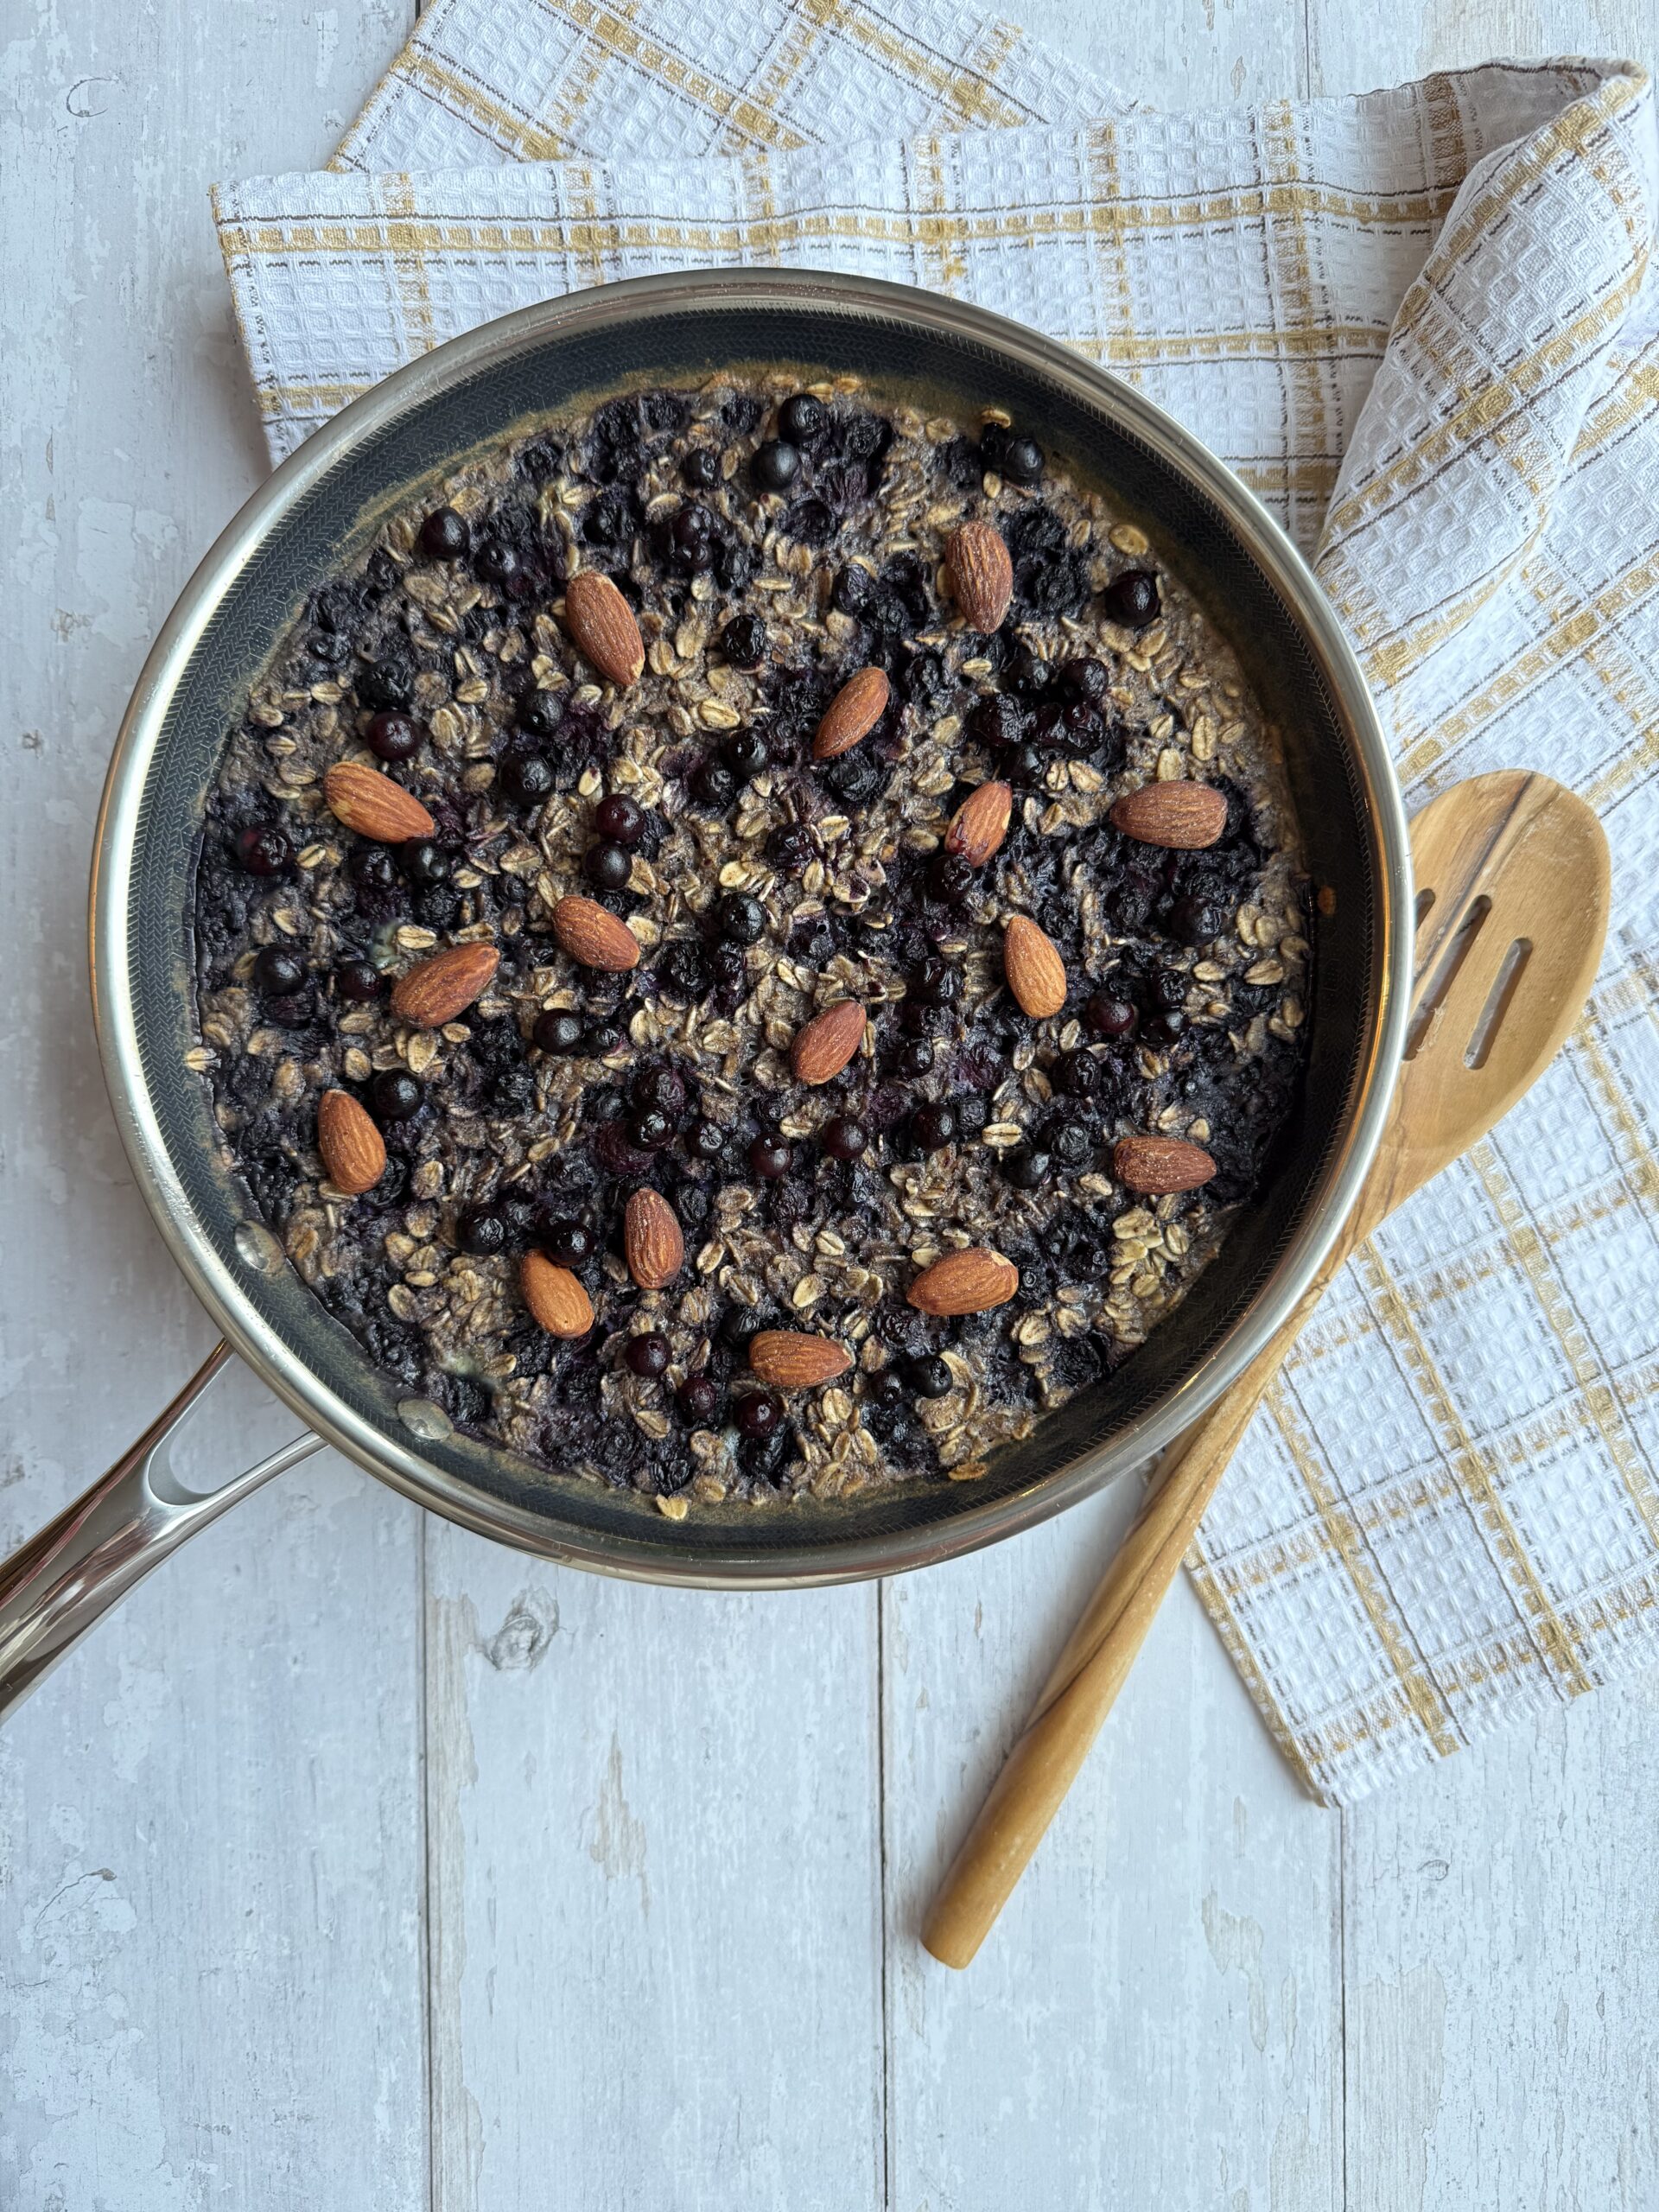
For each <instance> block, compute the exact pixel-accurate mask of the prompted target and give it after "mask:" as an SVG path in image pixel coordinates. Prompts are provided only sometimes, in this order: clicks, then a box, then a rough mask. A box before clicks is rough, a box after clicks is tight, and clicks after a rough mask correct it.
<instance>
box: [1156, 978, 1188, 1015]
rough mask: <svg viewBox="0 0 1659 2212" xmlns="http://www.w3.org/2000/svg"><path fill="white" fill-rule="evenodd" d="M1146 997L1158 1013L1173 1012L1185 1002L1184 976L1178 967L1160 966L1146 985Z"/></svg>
mask: <svg viewBox="0 0 1659 2212" xmlns="http://www.w3.org/2000/svg"><path fill="white" fill-rule="evenodd" d="M1147 999H1148V1001H1150V1003H1151V1004H1152V1005H1153V1006H1154V1007H1156V1008H1157V1009H1158V1010H1159V1011H1160V1013H1163V1014H1173V1013H1174V1012H1175V1011H1176V1010H1177V1008H1179V1007H1184V1006H1185V1004H1186V978H1185V976H1183V975H1182V973H1181V971H1180V969H1179V968H1160V969H1159V970H1158V973H1157V974H1156V975H1155V976H1154V977H1153V979H1152V981H1151V982H1149V983H1148V984H1147Z"/></svg>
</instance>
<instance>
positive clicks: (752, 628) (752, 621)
mask: <svg viewBox="0 0 1659 2212" xmlns="http://www.w3.org/2000/svg"><path fill="white" fill-rule="evenodd" d="M767 642H768V640H767V638H766V624H765V623H764V622H763V621H762V620H760V616H759V615H758V614H734V615H733V617H732V619H731V620H730V621H729V622H728V624H727V625H726V626H725V628H724V629H723V630H722V631H721V633H720V650H721V652H723V653H724V654H725V656H726V658H727V659H728V661H730V663H731V664H732V666H733V667H734V668H759V667H760V664H761V662H762V661H763V660H765V658H766V645H767Z"/></svg>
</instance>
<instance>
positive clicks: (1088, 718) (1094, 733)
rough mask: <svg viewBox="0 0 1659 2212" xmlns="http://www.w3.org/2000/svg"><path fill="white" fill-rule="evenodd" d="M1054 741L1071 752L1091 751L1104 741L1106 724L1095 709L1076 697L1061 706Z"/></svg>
mask: <svg viewBox="0 0 1659 2212" xmlns="http://www.w3.org/2000/svg"><path fill="white" fill-rule="evenodd" d="M1055 741H1057V742H1058V743H1060V744H1062V745H1064V746H1065V747H1066V749H1067V750H1068V751H1069V752H1071V753H1092V752H1094V751H1095V750H1096V747H1098V746H1101V745H1103V744H1104V743H1105V741H1106V724H1105V722H1104V721H1103V720H1102V718H1101V715H1100V713H1099V710H1098V709H1096V708H1094V707H1091V706H1090V705H1089V704H1088V703H1087V702H1085V701H1084V700H1082V699H1077V700H1074V701H1073V702H1072V703H1071V705H1070V706H1069V707H1062V708H1061V709H1060V718H1059V721H1058V726H1057V728H1056V730H1055Z"/></svg>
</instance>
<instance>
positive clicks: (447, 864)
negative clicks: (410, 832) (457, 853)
mask: <svg viewBox="0 0 1659 2212" xmlns="http://www.w3.org/2000/svg"><path fill="white" fill-rule="evenodd" d="M397 865H398V867H399V868H402V870H403V872H404V880H406V881H407V882H410V883H412V884H414V885H415V887H416V889H417V890H421V891H429V890H430V889H431V887H432V886H433V885H434V884H436V883H447V882H448V880H449V870H450V868H451V867H452V866H453V862H452V861H451V860H450V856H449V855H448V853H447V852H445V850H444V849H443V847H442V845H435V844H433V843H431V842H429V840H428V839H426V838H423V837H417V838H416V839H414V840H413V841H412V842H410V843H409V844H407V845H399V847H398V848H397Z"/></svg>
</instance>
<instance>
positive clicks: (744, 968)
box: [708, 938, 749, 1014]
mask: <svg viewBox="0 0 1659 2212" xmlns="http://www.w3.org/2000/svg"><path fill="white" fill-rule="evenodd" d="M708 960H709V989H710V990H711V991H715V992H723V993H725V994H726V995H727V996H728V998H729V999H730V1001H731V1005H730V1006H728V1007H727V1008H726V1011H727V1012H728V1014H729V1013H730V1011H731V1007H734V1006H735V1005H736V1004H737V1002H738V1001H739V1000H740V999H741V998H742V997H743V995H744V994H745V993H746V992H747V989H748V985H749V963H748V962H747V960H746V959H745V958H744V957H743V947H742V946H741V944H728V943H727V942H726V940H725V939H724V938H721V941H720V942H719V943H718V944H711V945H710V946H709V951H708Z"/></svg>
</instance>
